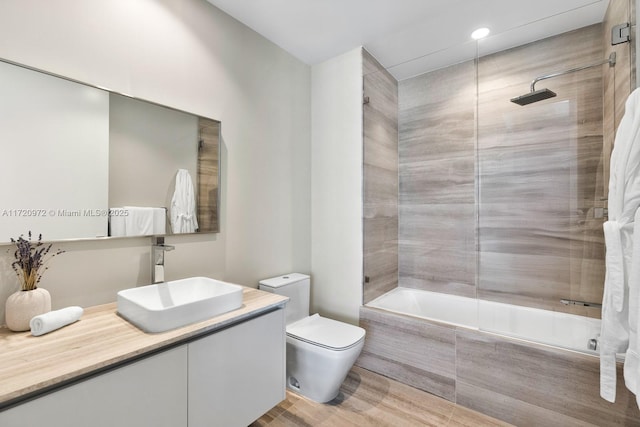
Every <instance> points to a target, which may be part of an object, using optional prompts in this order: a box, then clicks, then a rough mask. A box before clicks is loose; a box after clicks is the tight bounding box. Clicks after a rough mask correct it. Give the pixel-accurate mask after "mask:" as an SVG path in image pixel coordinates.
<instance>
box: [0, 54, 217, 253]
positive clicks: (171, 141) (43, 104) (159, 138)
mask: <svg viewBox="0 0 640 427" xmlns="http://www.w3.org/2000/svg"><path fill="white" fill-rule="evenodd" d="M0 94H1V96H0V146H1V152H2V153H3V156H2V157H3V160H4V162H3V165H2V166H1V167H0V188H2V191H1V193H0V196H1V197H0V243H1V242H8V241H9V240H10V238H11V237H14V238H16V237H18V236H19V235H21V234H26V233H27V231H29V230H31V231H32V232H33V233H35V234H39V233H42V235H43V237H44V239H46V240H68V239H86V238H103V237H127V236H145V235H169V234H176V233H192V232H218V231H219V220H218V218H219V199H220V198H219V176H220V175H219V174H220V155H219V153H220V130H221V124H220V122H219V121H217V120H213V119H209V118H204V117H199V116H196V115H193V114H190V113H186V112H183V111H179V110H176V109H173V108H170V107H166V106H161V105H158V104H154V103H151V102H146V101H143V100H139V99H134V98H131V97H128V96H124V95H120V94H117V93H113V92H109V91H107V90H104V89H100V88H97V87H94V86H91V85H86V84H82V83H79V82H76V81H72V80H68V79H65V78H62V77H58V76H54V75H51V74H48V73H45V72H41V71H37V70H33V69H30V68H26V67H22V66H18V65H15V64H12V63H8V62H4V61H2V62H0ZM189 181H190V182H191V185H189Z"/></svg>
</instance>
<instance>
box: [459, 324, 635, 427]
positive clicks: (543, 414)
mask: <svg viewBox="0 0 640 427" xmlns="http://www.w3.org/2000/svg"><path fill="white" fill-rule="evenodd" d="M456 360H457V370H456V379H457V381H456V402H457V403H458V404H460V405H462V406H465V407H467V408H471V409H475V410H479V411H481V412H483V413H485V414H487V415H491V416H493V417H496V418H499V419H501V420H504V421H507V422H509V423H511V424H514V425H526V426H550V425H561V426H605V425H638V423H640V411H638V407H637V404H636V402H635V397H634V395H633V394H632V393H630V392H629V391H628V390H626V388H625V386H624V379H623V378H622V375H621V366H619V369H618V371H619V375H618V382H617V385H618V390H617V399H616V403H614V404H611V403H609V402H607V401H605V400H603V399H601V398H600V392H599V379H600V370H599V359H598V358H597V357H592V356H588V355H580V354H578V353H573V352H567V351H563V350H559V349H553V348H551V347H543V346H538V345H533V344H527V343H524V342H520V341H516V340H510V339H508V338H502V337H498V336H495V335H490V334H485V333H482V332H477V331H466V330H464V329H461V328H459V329H458V330H457V336H456Z"/></svg>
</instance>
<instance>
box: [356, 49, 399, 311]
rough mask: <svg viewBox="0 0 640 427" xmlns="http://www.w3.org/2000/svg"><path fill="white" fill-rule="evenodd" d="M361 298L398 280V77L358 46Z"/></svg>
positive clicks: (369, 297) (366, 299) (381, 291)
mask: <svg viewBox="0 0 640 427" xmlns="http://www.w3.org/2000/svg"><path fill="white" fill-rule="evenodd" d="M362 68H363V84H364V95H365V97H368V98H369V102H368V103H365V104H364V105H363V120H364V122H363V132H364V210H363V212H364V219H363V222H364V275H365V276H366V277H368V280H367V281H365V283H364V286H363V291H364V292H363V299H364V302H365V304H366V303H367V302H369V301H371V300H372V299H374V298H376V297H378V296H380V295H382V294H384V293H385V292H387V291H390V290H391V289H393V288H395V287H396V286H398V83H397V82H396V80H395V79H394V78H393V76H391V75H390V74H389V72H388V71H386V70H385V69H384V67H382V66H381V65H380V64H379V63H378V61H376V59H375V58H374V57H373V56H371V55H370V54H369V52H367V51H366V50H364V49H363V50H362Z"/></svg>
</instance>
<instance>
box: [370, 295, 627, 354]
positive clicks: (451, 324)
mask: <svg viewBox="0 0 640 427" xmlns="http://www.w3.org/2000/svg"><path fill="white" fill-rule="evenodd" d="M406 291H409V292H412V293H413V292H418V293H422V294H440V295H445V296H447V297H454V298H464V299H467V300H474V301H475V303H476V307H478V306H479V303H480V301H487V302H490V303H492V304H493V303H495V304H500V305H504V306H517V305H515V304H506V303H502V302H497V301H490V300H481V299H479V298H471V297H465V296H462V295H455V294H447V293H444V292H434V291H427V290H424V289H416V288H408V287H403V286H398V287H395V288H393V289H392V290H390V291H388V292H385V293H384V294H382V295H380V296H378V297H376V298H374V299H373V300H371V301H369V302H368V303H366V304H363V305H361V308H367V309H372V310H376V311H379V312H384V313H391V314H392V315H396V316H403V317H409V318H411V319H419V320H420V321H427V322H431V323H433V324H435V325H437V326H441V327H447V328H462V329H466V330H470V331H477V332H482V333H485V334H489V335H493V336H496V337H502V338H506V339H512V340H515V341H519V342H522V343H525V344H531V345H538V346H542V347H545V348H549V349H555V350H558V351H569V352H572V353H575V354H580V355H584V356H589V357H595V358H598V359H599V358H600V351H599V350H588V349H584V350H579V349H575V348H572V347H563V346H561V345H555V344H550V343H545V342H540V341H535V340H533V339H527V338H524V337H522V336H521V335H515V334H509V333H506V332H496V331H492V330H487V329H483V328H481V327H480V326H479V325H478V326H470V325H464V324H461V323H455V322H449V321H445V320H440V319H436V318H433V317H428V316H420V315H416V314H411V313H406V312H400V311H396V310H392V309H390V308H385V307H380V306H379V305H377V306H376V305H372V304H373V303H375V302H376V301H378V300H381V299H382V298H383V297H385V296H387V295H389V294H391V293H400V292H406ZM378 304H379V303H378ZM517 307H519V308H522V309H528V310H534V311H549V312H552V313H561V314H563V315H567V316H572V317H576V316H577V317H580V318H587V319H594V318H589V317H586V316H580V315H577V314H572V313H564V312H554V311H552V310H544V309H540V308H535V307H527V306H517ZM596 320H598V321H600V319H596ZM598 337H599V335H598ZM624 356H625V355H624V353H618V354H616V360H617V361H620V362H622V361H624Z"/></svg>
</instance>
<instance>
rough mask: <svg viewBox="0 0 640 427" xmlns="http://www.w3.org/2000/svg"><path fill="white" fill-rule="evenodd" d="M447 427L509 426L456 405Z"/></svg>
mask: <svg viewBox="0 0 640 427" xmlns="http://www.w3.org/2000/svg"><path fill="white" fill-rule="evenodd" d="M447 426H448V427H478V426H483V427H484V426H486V427H508V426H511V424H509V423H507V422H504V421H500V420H497V419H495V418H491V417H490V416H488V415H484V414H481V413H480V412H476V411H474V410H472V409H468V408H465V407H463V406H460V405H456V407H455V409H454V410H453V415H452V416H451V420H450V421H449V424H447Z"/></svg>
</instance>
